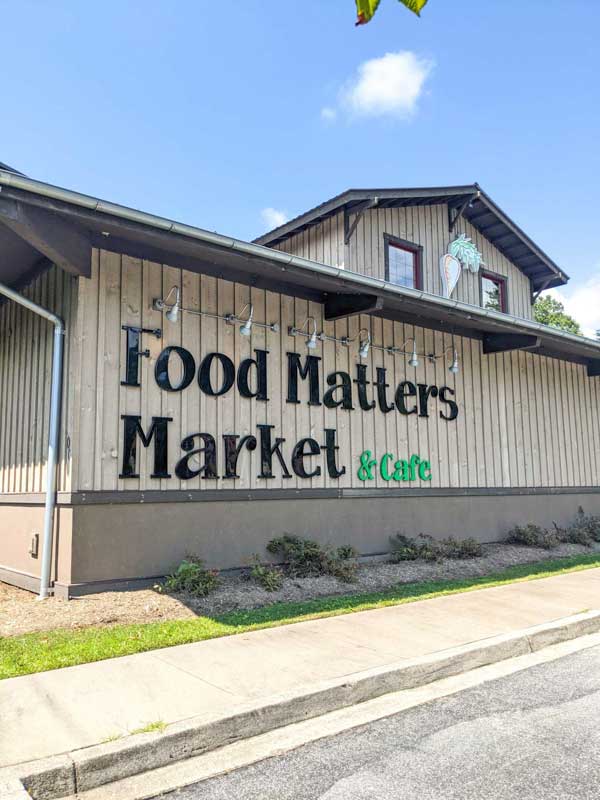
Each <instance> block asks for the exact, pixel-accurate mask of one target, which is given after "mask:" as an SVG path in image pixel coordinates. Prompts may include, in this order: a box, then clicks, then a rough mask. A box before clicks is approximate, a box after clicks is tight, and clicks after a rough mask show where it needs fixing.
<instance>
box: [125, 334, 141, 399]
mask: <svg viewBox="0 0 600 800" xmlns="http://www.w3.org/2000/svg"><path fill="white" fill-rule="evenodd" d="M123 328H124V330H126V331H127V352H126V355H125V380H124V381H121V386H139V385H140V356H141V355H142V353H140V333H141V332H140V329H139V328H132V327H130V326H129V325H123Z"/></svg>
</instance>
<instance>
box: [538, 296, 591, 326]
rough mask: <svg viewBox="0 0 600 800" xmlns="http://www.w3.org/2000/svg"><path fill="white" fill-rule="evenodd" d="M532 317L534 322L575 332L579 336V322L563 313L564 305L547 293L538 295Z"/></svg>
mask: <svg viewBox="0 0 600 800" xmlns="http://www.w3.org/2000/svg"><path fill="white" fill-rule="evenodd" d="M533 317H534V319H535V321H536V322H541V323H542V325H549V326H550V327H551V328H559V329H560V330H561V331H568V332H569V333H577V334H579V335H580V336H581V327H580V325H579V323H578V322H577V321H576V320H574V319H573V317H570V316H569V315H568V314H567V313H565V307H564V305H563V304H562V303H561V302H560V300H557V299H556V298H555V297H552V296H551V295H549V294H547V295H545V297H538V299H537V300H536V301H535V303H534V306H533Z"/></svg>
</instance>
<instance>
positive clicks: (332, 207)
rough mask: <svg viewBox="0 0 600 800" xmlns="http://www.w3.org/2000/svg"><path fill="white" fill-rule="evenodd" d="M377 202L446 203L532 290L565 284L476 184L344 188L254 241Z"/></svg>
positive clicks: (281, 236)
mask: <svg viewBox="0 0 600 800" xmlns="http://www.w3.org/2000/svg"><path fill="white" fill-rule="evenodd" d="M375 201H376V207H377V208H399V207H401V206H424V205H440V204H447V205H448V209H449V213H454V214H456V213H458V212H460V213H461V215H462V216H463V217H464V218H465V219H466V220H468V222H470V223H471V225H473V227H474V228H476V229H477V230H478V231H479V232H480V233H481V234H482V235H483V236H485V237H486V239H488V240H489V241H490V242H491V243H492V244H493V245H494V246H495V247H497V248H498V250H499V251H500V252H501V253H503V254H504V255H505V256H506V258H508V259H509V260H510V261H512V263H513V264H515V265H516V266H517V267H518V268H519V269H520V270H521V271H522V272H523V273H524V274H525V275H526V276H527V277H528V278H529V279H530V280H531V283H532V287H533V289H534V291H541V290H542V289H549V288H551V287H553V286H562V285H563V284H565V283H567V281H568V280H569V276H568V275H567V274H566V273H565V272H564V270H562V269H561V268H560V267H559V266H558V265H557V264H555V262H554V261H552V259H551V258H550V257H549V256H548V255H547V254H546V253H545V252H544V251H543V250H542V249H541V248H540V247H538V245H537V244H536V243H535V242H534V241H533V240H532V239H530V238H529V236H527V234H526V233H525V232H524V231H523V230H521V228H519V226H518V225H517V224H516V223H515V222H513V221H512V220H511V218H510V217H509V216H508V215H507V214H505V213H504V211H502V209H500V208H499V207H498V206H497V205H496V204H495V203H494V201H493V200H492V199H491V197H489V195H487V194H486V193H485V192H484V191H483V190H482V189H481V187H480V186H479V184H477V183H472V184H467V185H465V186H441V187H430V188H422V189H348V191H346V192H342V194H338V195H337V196H336V197H332V198H331V200H326V201H325V202H324V203H321V204H320V205H318V206H315V208H312V209H310V210H309V211H306V212H305V213H304V214H300V216H298V217H296V218H295V219H292V220H290V221H289V222H286V223H285V224H284V225H280V226H279V227H278V228H275V229H274V230H272V231H270V232H268V233H265V234H263V235H262V236H259V237H258V238H257V239H255V240H254V241H255V242H256V243H257V244H262V245H266V246H267V247H273V246H274V245H276V244H279V243H280V242H283V241H285V240H286V239H287V238H289V237H290V236H293V235H294V234H296V233H299V232H301V231H303V230H306V228H310V227H311V226H313V225H318V224H319V223H320V222H322V221H323V220H324V219H327V218H328V217H331V216H333V215H334V214H338V213H339V212H340V211H343V212H345V213H346V214H353V213H357V212H358V211H360V209H361V208H363V207H364V204H365V203H368V202H375Z"/></svg>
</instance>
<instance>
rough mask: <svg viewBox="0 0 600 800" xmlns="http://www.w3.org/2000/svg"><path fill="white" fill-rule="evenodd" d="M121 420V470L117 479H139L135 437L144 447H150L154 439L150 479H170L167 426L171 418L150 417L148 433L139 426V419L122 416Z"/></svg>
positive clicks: (131, 416)
mask: <svg viewBox="0 0 600 800" xmlns="http://www.w3.org/2000/svg"><path fill="white" fill-rule="evenodd" d="M121 419H122V420H123V468H122V470H121V474H120V475H119V478H139V477H140V476H139V474H138V472H137V437H138V436H139V437H140V441H141V442H142V444H143V445H144V447H150V444H151V442H152V439H154V470H153V471H152V475H151V477H152V478H170V477H171V476H170V475H169V473H168V471H167V444H168V437H167V425H168V423H169V422H172V421H173V418H172V417H152V424H151V425H150V430H149V431H148V433H147V434H146V433H144V429H143V428H142V426H141V425H140V420H141V417H136V416H133V415H128V414H122V415H121Z"/></svg>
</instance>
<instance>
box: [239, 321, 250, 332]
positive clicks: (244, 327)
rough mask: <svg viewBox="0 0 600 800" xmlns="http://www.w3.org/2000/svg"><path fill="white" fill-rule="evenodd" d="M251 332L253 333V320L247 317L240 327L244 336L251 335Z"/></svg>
mask: <svg viewBox="0 0 600 800" xmlns="http://www.w3.org/2000/svg"><path fill="white" fill-rule="evenodd" d="M251 333H252V320H251V319H247V320H246V322H244V324H243V325H242V327H241V328H240V334H241V335H242V336H250V334H251Z"/></svg>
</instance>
